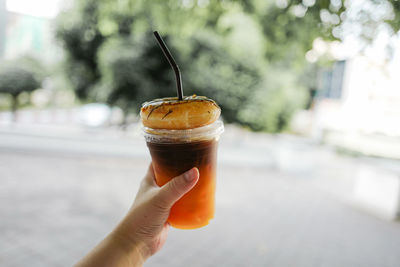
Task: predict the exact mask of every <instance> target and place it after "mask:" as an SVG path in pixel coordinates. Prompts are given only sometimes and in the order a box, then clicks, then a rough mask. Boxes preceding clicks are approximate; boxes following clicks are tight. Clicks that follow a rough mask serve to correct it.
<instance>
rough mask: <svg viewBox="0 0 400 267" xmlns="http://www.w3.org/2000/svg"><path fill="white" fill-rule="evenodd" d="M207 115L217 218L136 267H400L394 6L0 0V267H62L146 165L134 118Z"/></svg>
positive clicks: (360, 1) (115, 216)
mask: <svg viewBox="0 0 400 267" xmlns="http://www.w3.org/2000/svg"><path fill="white" fill-rule="evenodd" d="M154 30H158V31H159V32H160V34H161V35H162V36H163V37H164V39H165V41H166V42H167V44H168V46H169V47H170V50H171V52H172V53H173V55H174V57H175V59H176V61H177V62H178V64H179V66H180V69H181V71H182V76H183V86H184V93H185V95H190V94H197V95H206V96H208V97H210V98H213V99H215V100H216V101H217V102H218V103H219V104H220V106H221V108H222V119H223V121H224V123H225V126H226V127H225V133H224V134H223V136H222V137H221V140H220V148H219V159H218V160H219V163H218V164H219V165H218V166H219V170H218V185H217V212H216V218H215V219H214V220H213V221H212V222H211V223H210V225H209V226H207V227H205V228H202V229H198V230H191V231H182V230H175V229H171V231H170V236H169V239H168V241H167V243H166V245H165V247H164V248H163V249H162V250H161V252H160V253H159V254H157V255H156V256H154V257H153V258H151V259H150V260H149V261H148V262H147V263H146V265H145V266H307V267H310V266H335V267H336V266H351V267H354V266H399V264H400V254H399V253H398V252H399V251H400V224H399V223H398V218H399V214H400V34H399V30H400V2H399V1H397V0H380V1H377V0H354V1H349V0H345V1H344V0H330V1H329V0H322V1H316V0H302V1H300V0H268V1H267V0H253V1H249V0H236V1H234V0H221V1H210V0H163V1H161V0H156V1H140V0H117V1H110V0H75V1H73V0H68V1H60V0H36V1H28V0H0V265H2V266H27V265H29V266H71V265H73V264H74V263H76V262H77V261H78V260H79V259H80V258H81V257H83V256H84V255H85V254H86V253H87V252H88V251H89V250H90V249H91V248H92V247H93V246H94V245H96V244H97V243H98V242H99V241H100V240H101V239H102V238H103V237H104V236H105V235H106V234H107V233H108V232H109V231H110V230H111V229H112V228H113V227H114V226H115V225H116V223H117V222H118V221H119V220H120V219H121V218H122V216H123V215H124V214H125V212H126V211H127V209H128V208H129V206H130V204H131V202H132V201H133V198H134V195H135V193H136V190H137V188H138V186H139V183H140V180H141V179H142V176H143V174H144V173H145V171H146V169H147V166H148V164H149V162H150V156H149V153H148V151H147V147H146V145H145V142H144V139H143V137H142V136H141V132H140V124H139V119H138V111H139V108H140V106H141V103H143V102H145V101H147V100H150V99H153V98H157V97H165V96H173V95H175V92H176V91H175V80H174V75H173V72H172V70H171V68H170V66H169V65H168V62H167V61H166V59H165V58H164V56H163V54H162V52H161V50H160V49H159V47H158V45H157V43H156V41H155V39H154V37H153V35H152V31H154Z"/></svg>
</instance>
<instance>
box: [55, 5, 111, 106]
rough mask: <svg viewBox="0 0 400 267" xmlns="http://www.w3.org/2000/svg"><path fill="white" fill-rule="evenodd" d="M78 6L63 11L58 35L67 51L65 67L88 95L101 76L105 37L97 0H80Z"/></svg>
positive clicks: (79, 89) (79, 93) (80, 94)
mask: <svg viewBox="0 0 400 267" xmlns="http://www.w3.org/2000/svg"><path fill="white" fill-rule="evenodd" d="M76 3H77V5H76V7H75V9H74V10H73V11H71V12H68V13H62V14H61V15H60V24H59V26H58V27H57V30H56V37H57V38H58V39H59V40H61V41H62V44H63V46H64V48H65V50H66V51H67V59H66V64H65V71H66V74H67V76H68V77H70V81H71V84H72V86H73V88H74V89H75V92H76V94H77V96H78V97H79V98H81V99H85V98H87V97H88V94H89V90H90V88H91V87H92V86H93V85H95V84H96V82H97V81H98V80H99V78H100V73H99V69H98V63H97V52H98V49H99V48H100V46H101V44H102V43H103V41H104V36H103V35H102V34H101V33H100V31H99V6H98V3H97V1H96V0H87V1H80V2H79V1H77V2H76Z"/></svg>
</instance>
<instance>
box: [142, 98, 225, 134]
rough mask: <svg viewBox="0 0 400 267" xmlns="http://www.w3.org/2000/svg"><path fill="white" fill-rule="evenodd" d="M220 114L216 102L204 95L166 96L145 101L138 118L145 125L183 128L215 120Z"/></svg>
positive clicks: (191, 127) (202, 124) (195, 126)
mask: <svg viewBox="0 0 400 267" xmlns="http://www.w3.org/2000/svg"><path fill="white" fill-rule="evenodd" d="M220 114H221V109H220V107H219V106H218V105H217V103H216V102H215V101H214V100H212V99H209V98H207V97H205V96H196V95H192V96H186V97H184V98H183V100H180V101H179V100H178V98H177V97H167V98H159V99H155V100H152V101H150V102H145V103H143V105H142V108H141V110H140V118H141V120H142V123H143V125H144V126H145V127H149V128H153V129H170V130H174V129H175V130H184V129H193V128H197V127H201V126H205V125H208V124H211V123H213V122H215V121H216V120H217V119H218V118H219V116H220Z"/></svg>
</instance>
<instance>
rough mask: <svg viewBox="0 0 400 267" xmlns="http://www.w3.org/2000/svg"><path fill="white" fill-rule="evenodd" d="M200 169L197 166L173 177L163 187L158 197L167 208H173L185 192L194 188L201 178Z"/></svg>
mask: <svg viewBox="0 0 400 267" xmlns="http://www.w3.org/2000/svg"><path fill="white" fill-rule="evenodd" d="M199 176H200V174H199V170H198V169H197V168H196V167H195V168H192V169H190V170H188V171H187V172H185V173H183V174H181V175H179V176H177V177H175V178H173V179H172V180H171V181H169V182H168V183H167V184H165V185H164V186H163V187H161V189H160V192H159V193H158V197H159V200H160V202H161V203H163V206H165V208H171V207H172V205H174V203H175V202H176V201H178V200H179V199H180V198H181V197H182V196H183V195H184V194H186V193H187V192H189V191H190V189H192V188H193V187H194V186H195V185H196V183H197V181H198V180H199Z"/></svg>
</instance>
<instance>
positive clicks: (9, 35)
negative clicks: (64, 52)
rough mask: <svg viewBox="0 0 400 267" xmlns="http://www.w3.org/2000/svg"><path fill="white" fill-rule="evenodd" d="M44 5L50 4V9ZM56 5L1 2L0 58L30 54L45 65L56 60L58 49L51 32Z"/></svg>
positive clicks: (23, 1)
mask: <svg viewBox="0 0 400 267" xmlns="http://www.w3.org/2000/svg"><path fill="white" fill-rule="evenodd" d="M44 2H49V3H51V2H53V4H51V5H50V6H51V7H49V5H45V3H44ZM56 2H59V1H44V0H42V1H26V0H17V1H16V0H14V1H10V0H9V1H7V0H0V58H3V59H14V58H17V57H20V56H24V55H31V56H35V57H37V58H39V59H40V60H42V61H45V62H52V61H54V60H57V59H58V58H59V57H60V56H59V55H60V50H59V49H58V48H57V46H55V45H54V42H55V41H54V39H53V33H52V30H53V28H52V27H53V20H54V16H55V15H56V13H57V12H58V11H57V10H56V8H55V4H54V3H56ZM34 6H36V8H33V7H34ZM46 7H49V9H47V8H46Z"/></svg>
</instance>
